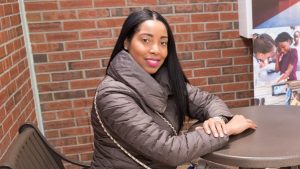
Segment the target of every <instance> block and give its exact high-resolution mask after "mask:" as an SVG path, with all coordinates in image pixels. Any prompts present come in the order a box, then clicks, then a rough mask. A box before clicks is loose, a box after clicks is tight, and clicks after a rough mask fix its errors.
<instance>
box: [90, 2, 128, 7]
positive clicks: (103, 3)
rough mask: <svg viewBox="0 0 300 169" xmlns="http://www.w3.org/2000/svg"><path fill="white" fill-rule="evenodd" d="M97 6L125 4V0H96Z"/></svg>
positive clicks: (95, 4)
mask: <svg viewBox="0 0 300 169" xmlns="http://www.w3.org/2000/svg"><path fill="white" fill-rule="evenodd" d="M94 6H95V7H117V6H125V0H110V1H107V0H94Z"/></svg>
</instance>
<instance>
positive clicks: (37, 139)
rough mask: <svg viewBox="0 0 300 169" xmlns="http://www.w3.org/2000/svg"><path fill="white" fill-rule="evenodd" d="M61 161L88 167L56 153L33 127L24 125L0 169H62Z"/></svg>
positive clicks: (28, 124)
mask: <svg viewBox="0 0 300 169" xmlns="http://www.w3.org/2000/svg"><path fill="white" fill-rule="evenodd" d="M63 161H65V162H68V163H71V164H73V165H76V166H80V168H89V167H90V166H89V165H87V164H84V163H81V162H79V161H73V160H70V159H68V158H67V157H65V156H64V155H63V154H60V153H59V152H57V151H56V150H55V149H54V148H53V147H52V146H51V145H50V144H49V143H48V141H47V140H46V138H45V137H44V136H43V135H42V134H41V132H40V131H39V130H38V129H37V128H36V127H35V126H34V125H32V124H30V123H25V124H23V125H22V126H21V127H20V128H19V135H18V136H17V138H16V139H15V141H14V142H13V143H12V144H11V145H10V147H9V148H8V150H7V153H6V154H5V155H4V157H3V158H2V160H1V161H0V169H35V168H37V169H64V168H65V167H64V165H63Z"/></svg>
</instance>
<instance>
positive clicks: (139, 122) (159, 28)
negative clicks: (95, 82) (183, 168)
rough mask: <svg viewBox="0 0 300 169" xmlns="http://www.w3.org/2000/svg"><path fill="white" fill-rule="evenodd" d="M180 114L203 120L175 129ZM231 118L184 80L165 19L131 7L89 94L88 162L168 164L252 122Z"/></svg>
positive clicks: (212, 146) (170, 167)
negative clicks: (100, 77) (197, 125)
mask: <svg viewBox="0 0 300 169" xmlns="http://www.w3.org/2000/svg"><path fill="white" fill-rule="evenodd" d="M95 107H96V109H95ZM185 115H188V116H190V117H192V118H197V119H199V120H201V121H204V120H206V121H205V122H204V124H203V128H197V129H196V130H195V131H193V132H189V133H187V134H183V135H179V134H178V133H179V131H180V129H181V128H182V126H183V122H184V117H185ZM231 118H232V115H231V114H230V112H229V110H228V108H227V107H226V105H225V104H224V103H223V102H222V101H221V100H220V99H219V98H217V97H215V96H213V95H211V94H209V93H206V92H203V91H200V90H199V89H198V88H196V87H193V86H191V85H190V84H189V83H188V81H187V79H186V77H185V76H184V73H183V71H182V70H181V67H180V64H179V61H178V58H177V54H176V48H175V42H174V37H173V34H172V32H171V29H170V26H169V25H168V23H167V21H166V20H165V19H164V18H163V17H162V16H161V15H160V14H159V13H157V12H154V11H150V10H142V11H137V12H133V13H132V14H130V15H129V16H128V18H127V19H126V21H125V23H124V24H123V27H122V30H121V33H120V36H119V38H118V40H117V42H116V45H115V48H114V50H113V52H112V55H111V58H110V61H109V64H108V68H107V72H106V76H105V78H104V79H103V80H102V82H101V84H100V85H99V87H98V88H97V92H96V95H95V100H94V106H93V110H92V125H93V129H94V134H95V141H94V145H95V152H94V156H93V160H92V165H91V166H92V167H91V168H118V169H119V168H122V169H135V168H157V169H162V168H163V169H175V168H176V166H177V165H180V164H183V163H185V162H188V161H190V160H192V159H194V158H196V157H200V156H202V155H204V154H206V153H209V152H211V151H214V150H217V149H219V148H221V147H222V146H224V145H225V144H226V142H227V141H228V138H229V137H228V136H229V135H233V134H238V133H241V132H242V131H244V130H246V129H247V128H253V129H254V128H255V127H256V126H255V124H254V123H253V122H252V121H251V120H248V119H246V118H244V117H243V116H234V117H233V118H232V119H231ZM229 119H231V120H230V121H229V122H228V123H227V124H225V121H227V120H229Z"/></svg>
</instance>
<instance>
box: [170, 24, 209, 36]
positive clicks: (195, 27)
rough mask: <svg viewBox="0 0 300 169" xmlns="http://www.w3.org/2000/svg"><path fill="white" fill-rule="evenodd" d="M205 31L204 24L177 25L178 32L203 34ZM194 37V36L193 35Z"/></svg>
mask: <svg viewBox="0 0 300 169" xmlns="http://www.w3.org/2000/svg"><path fill="white" fill-rule="evenodd" d="M203 31H204V24H200V23H199V24H188V25H187V24H183V25H176V32H178V33H181V32H203ZM193 35H194V34H193Z"/></svg>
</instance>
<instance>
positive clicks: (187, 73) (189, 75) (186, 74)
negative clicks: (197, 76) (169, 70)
mask: <svg viewBox="0 0 300 169" xmlns="http://www.w3.org/2000/svg"><path fill="white" fill-rule="evenodd" d="M183 73H184V74H185V76H186V77H187V78H188V79H190V78H192V77H193V71H192V70H183Z"/></svg>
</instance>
